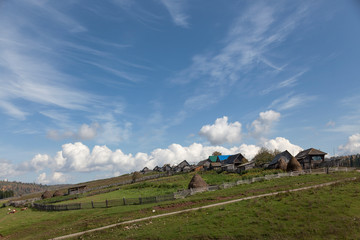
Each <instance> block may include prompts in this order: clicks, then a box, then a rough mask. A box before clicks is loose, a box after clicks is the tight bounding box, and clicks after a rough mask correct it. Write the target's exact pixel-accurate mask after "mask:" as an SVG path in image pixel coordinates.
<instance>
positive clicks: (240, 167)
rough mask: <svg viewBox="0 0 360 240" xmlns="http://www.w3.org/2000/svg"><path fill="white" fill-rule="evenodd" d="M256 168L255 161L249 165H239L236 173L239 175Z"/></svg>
mask: <svg viewBox="0 0 360 240" xmlns="http://www.w3.org/2000/svg"><path fill="white" fill-rule="evenodd" d="M254 167H255V161H251V162H247V163H244V164H241V165H239V166H238V167H237V168H236V170H235V171H236V172H237V173H242V172H244V171H246V170H249V169H252V168H254Z"/></svg>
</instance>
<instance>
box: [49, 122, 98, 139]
mask: <svg viewBox="0 0 360 240" xmlns="http://www.w3.org/2000/svg"><path fill="white" fill-rule="evenodd" d="M99 128H100V125H99V124H98V123H93V124H91V125H88V124H85V123H84V124H82V125H81V126H80V127H79V129H78V130H77V131H76V132H74V131H70V130H69V131H64V132H60V131H58V130H49V131H48V132H47V137H48V138H50V139H53V140H62V139H67V138H73V139H75V140H91V139H94V138H95V137H96V136H97V134H98V129H99Z"/></svg>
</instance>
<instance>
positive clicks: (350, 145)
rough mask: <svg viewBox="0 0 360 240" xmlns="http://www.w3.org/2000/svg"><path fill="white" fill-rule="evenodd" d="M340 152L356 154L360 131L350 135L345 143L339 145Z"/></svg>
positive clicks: (358, 151)
mask: <svg viewBox="0 0 360 240" xmlns="http://www.w3.org/2000/svg"><path fill="white" fill-rule="evenodd" d="M339 152H340V153H341V154H344V155H345V154H358V153H360V133H356V134H353V135H351V136H350V137H349V138H348V141H347V143H346V144H345V145H340V146H339Z"/></svg>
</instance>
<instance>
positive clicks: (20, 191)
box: [0, 181, 66, 197]
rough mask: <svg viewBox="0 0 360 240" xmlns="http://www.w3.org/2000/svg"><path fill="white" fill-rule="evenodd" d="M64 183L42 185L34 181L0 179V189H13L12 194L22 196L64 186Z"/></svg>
mask: <svg viewBox="0 0 360 240" xmlns="http://www.w3.org/2000/svg"><path fill="white" fill-rule="evenodd" d="M64 186H66V185H51V186H49V185H42V184H36V183H22V182H8V181H0V190H1V191H9V190H11V191H13V192H14V196H15V197H17V196H22V195H26V194H31V193H37V192H44V191H46V190H52V189H57V188H61V187H64Z"/></svg>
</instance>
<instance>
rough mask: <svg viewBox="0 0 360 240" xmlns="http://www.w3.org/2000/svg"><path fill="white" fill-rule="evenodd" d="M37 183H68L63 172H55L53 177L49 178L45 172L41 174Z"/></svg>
mask: <svg viewBox="0 0 360 240" xmlns="http://www.w3.org/2000/svg"><path fill="white" fill-rule="evenodd" d="M36 182H37V183H41V184H59V183H65V182H66V175H65V174H64V173H61V172H53V173H52V175H51V176H49V177H48V176H47V174H46V173H45V172H43V173H40V174H39V176H38V177H37V179H36Z"/></svg>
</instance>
